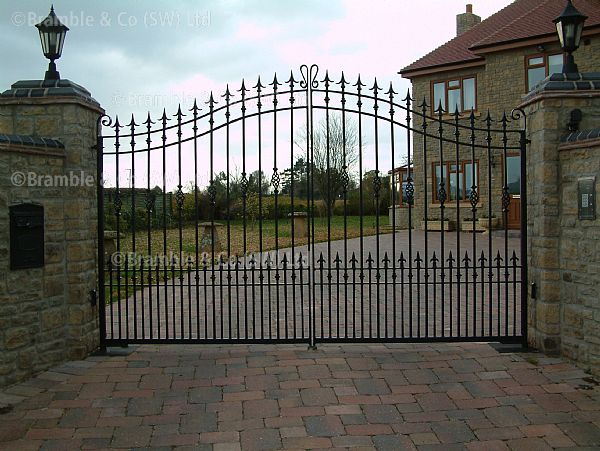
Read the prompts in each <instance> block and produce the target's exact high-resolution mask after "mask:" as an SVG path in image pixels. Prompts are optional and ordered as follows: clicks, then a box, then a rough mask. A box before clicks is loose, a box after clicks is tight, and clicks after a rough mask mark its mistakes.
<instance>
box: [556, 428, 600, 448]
mask: <svg viewBox="0 0 600 451" xmlns="http://www.w3.org/2000/svg"><path fill="white" fill-rule="evenodd" d="M559 427H560V428H561V429H562V430H563V432H564V433H565V434H566V435H568V436H569V437H570V438H571V439H572V440H573V441H574V442H575V443H577V444H578V445H579V446H600V428H598V426H596V425H595V424H593V423H567V424H560V425H559Z"/></svg>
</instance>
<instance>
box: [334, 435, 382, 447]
mask: <svg viewBox="0 0 600 451" xmlns="http://www.w3.org/2000/svg"><path fill="white" fill-rule="evenodd" d="M331 443H332V445H333V446H334V447H337V448H342V449H348V448H351V449H356V448H358V447H367V448H368V447H371V448H372V447H373V440H372V439H371V437H370V436H368V435H365V436H361V435H344V436H341V437H332V438H331Z"/></svg>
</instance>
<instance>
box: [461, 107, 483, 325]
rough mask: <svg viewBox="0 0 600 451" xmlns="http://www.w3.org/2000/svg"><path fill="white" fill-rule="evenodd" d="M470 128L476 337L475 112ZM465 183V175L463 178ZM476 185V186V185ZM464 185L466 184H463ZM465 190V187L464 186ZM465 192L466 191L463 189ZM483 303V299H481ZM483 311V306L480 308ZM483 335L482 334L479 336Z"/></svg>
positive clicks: (474, 321) (477, 198) (475, 321)
mask: <svg viewBox="0 0 600 451" xmlns="http://www.w3.org/2000/svg"><path fill="white" fill-rule="evenodd" d="M469 126H470V127H471V136H470V140H471V183H472V184H471V195H470V199H469V200H470V201H471V221H472V229H471V230H472V231H471V234H472V238H473V240H472V249H473V254H472V255H473V335H477V236H476V234H475V221H476V220H477V218H476V216H477V204H478V202H479V186H477V184H478V183H479V180H477V182H476V181H475V112H474V111H473V110H471V115H470V117H469ZM463 177H464V178H465V182H466V174H465V175H464V176H463ZM476 183H477V184H476ZM465 184H466V183H465ZM465 188H466V186H465ZM465 191H466V189H465ZM482 302H483V299H482ZM481 310H482V311H483V306H482V308H481ZM481 335H483V333H482V334H481Z"/></svg>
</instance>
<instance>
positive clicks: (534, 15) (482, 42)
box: [400, 0, 600, 76]
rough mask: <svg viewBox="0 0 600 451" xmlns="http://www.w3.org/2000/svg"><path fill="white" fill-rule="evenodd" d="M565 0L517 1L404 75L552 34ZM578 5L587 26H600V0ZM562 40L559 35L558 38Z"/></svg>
mask: <svg viewBox="0 0 600 451" xmlns="http://www.w3.org/2000/svg"><path fill="white" fill-rule="evenodd" d="M565 4H566V3H565V0H516V1H514V2H513V3H511V4H510V5H508V6H506V7H505V8H503V9H501V10H500V11H498V12H497V13H495V14H493V15H491V16H490V17H488V18H487V19H485V20H484V21H482V22H481V23H479V24H477V25H475V26H474V27H472V28H471V29H469V30H467V31H465V32H464V33H463V34H461V35H459V36H457V37H455V38H453V39H451V40H450V41H448V42H446V43H445V44H443V45H441V46H440V47H438V48H437V49H435V50H433V51H432V52H430V53H428V54H427V55H425V56H423V57H422V58H420V59H418V60H417V61H415V62H414V63H412V64H410V65H408V66H406V67H405V68H403V69H402V70H401V71H400V74H402V75H406V76H410V73H411V72H415V71H421V70H426V69H429V68H434V67H439V66H447V65H451V64H459V63H477V62H479V61H483V60H484V58H483V56H482V55H481V54H482V53H485V51H486V50H490V49H492V48H493V47H495V46H499V45H503V44H509V43H514V42H518V41H524V40H528V39H532V38H537V37H544V36H552V35H555V34H556V28H555V25H554V23H553V22H552V21H553V20H554V19H555V18H556V17H557V16H559V15H560V13H561V12H562V11H563V9H564V8H565ZM575 6H576V7H577V9H578V10H579V11H581V12H582V13H583V14H585V15H586V16H588V19H587V21H586V22H585V29H590V28H593V27H598V28H600V0H576V1H575ZM557 40H558V38H557Z"/></svg>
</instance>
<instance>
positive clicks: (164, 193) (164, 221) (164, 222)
mask: <svg viewBox="0 0 600 451" xmlns="http://www.w3.org/2000/svg"><path fill="white" fill-rule="evenodd" d="M167 121H168V119H167V112H166V110H165V109H164V108H163V115H162V117H161V123H162V136H161V140H162V200H163V211H162V213H163V214H162V232H163V258H164V259H167V258H168V257H167V156H166V151H167V148H166V142H167ZM163 271H164V274H163V277H164V291H165V321H166V330H165V334H166V335H165V338H170V337H169V288H168V286H167V281H168V280H169V273H168V271H169V269H168V265H167V260H165V265H164V268H163ZM173 338H175V328H173Z"/></svg>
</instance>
